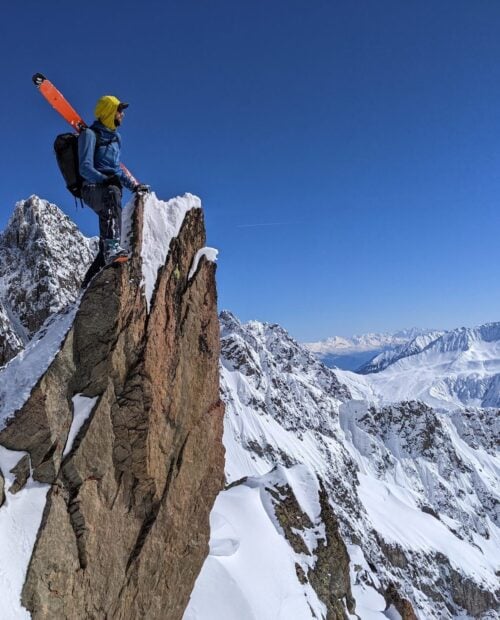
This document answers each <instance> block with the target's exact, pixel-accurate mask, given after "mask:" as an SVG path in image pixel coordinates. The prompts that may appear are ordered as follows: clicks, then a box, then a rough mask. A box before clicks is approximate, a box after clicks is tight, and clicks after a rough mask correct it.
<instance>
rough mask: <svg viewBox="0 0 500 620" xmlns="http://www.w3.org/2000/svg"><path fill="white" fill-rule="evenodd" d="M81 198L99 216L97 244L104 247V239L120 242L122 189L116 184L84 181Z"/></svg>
mask: <svg viewBox="0 0 500 620" xmlns="http://www.w3.org/2000/svg"><path fill="white" fill-rule="evenodd" d="M82 198H83V201H84V202H85V204H87V205H88V206H89V207H90V208H91V209H92V210H93V211H95V212H96V213H97V215H98V217H99V244H100V246H101V250H103V249H104V241H105V240H106V239H116V240H117V241H118V243H120V236H121V228H122V190H121V188H120V187H117V186H116V185H103V184H102V183H86V184H85V185H84V186H83V189H82Z"/></svg>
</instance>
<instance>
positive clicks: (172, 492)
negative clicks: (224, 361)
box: [0, 194, 224, 620]
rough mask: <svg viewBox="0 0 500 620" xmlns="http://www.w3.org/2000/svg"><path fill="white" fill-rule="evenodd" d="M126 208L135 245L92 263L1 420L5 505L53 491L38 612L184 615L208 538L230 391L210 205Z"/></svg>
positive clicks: (37, 563)
mask: <svg viewBox="0 0 500 620" xmlns="http://www.w3.org/2000/svg"><path fill="white" fill-rule="evenodd" d="M134 207H135V208H134ZM125 219H126V222H125V228H126V230H127V232H128V235H129V241H130V247H131V250H132V257H131V260H130V261H129V262H128V263H127V264H125V265H121V266H118V267H109V268H106V269H104V270H102V271H101V272H100V273H99V274H98V275H97V276H95V277H94V278H93V279H92V281H91V283H90V284H89V286H88V288H87V289H86V290H85V292H84V293H83V295H82V296H81V298H80V300H79V302H77V304H78V308H77V309H76V313H75V315H74V320H73V321H72V323H70V325H71V326H70V328H69V330H68V331H67V333H66V334H65V336H64V338H63V340H62V342H61V345H60V348H59V350H58V352H57V353H56V354H55V357H54V358H53V360H52V361H51V362H50V364H49V365H48V367H47V369H46V370H45V371H44V372H43V374H42V375H41V376H40V377H38V379H37V380H36V383H35V384H34V385H33V386H31V389H30V390H29V397H28V398H27V400H25V401H24V402H23V404H22V406H21V407H20V408H17V411H15V413H14V415H11V416H10V417H8V419H7V420H6V421H5V424H4V427H3V429H2V430H1V432H0V457H1V458H0V468H1V469H2V474H3V476H0V480H1V479H2V478H4V479H5V489H4V491H3V496H4V502H3V505H2V507H0V516H1V513H2V511H5V510H8V509H9V506H10V509H11V510H13V508H12V506H13V504H14V502H15V499H16V496H17V495H16V494H19V495H18V496H19V497H21V495H22V493H25V494H28V493H30V492H31V493H35V492H36V493H37V494H38V497H39V496H40V494H42V495H43V494H44V493H45V494H46V500H44V501H43V511H42V514H41V517H40V518H41V522H40V527H39V529H38V533H37V536H36V542H35V544H34V547H33V548H32V550H30V552H29V565H28V567H27V571H26V577H25V580H24V584H23V587H22V592H21V593H20V594H21V596H22V604H23V606H24V607H25V608H26V609H27V610H29V611H30V612H31V617H32V618H35V619H42V618H83V617H85V618H115V619H118V618H132V617H136V618H139V617H147V618H151V619H154V618H169V619H172V620H173V619H176V618H179V619H180V618H182V615H183V612H184V609H185V607H186V605H187V603H188V600H189V595H190V593H191V591H192V589H193V585H194V582H195V579H196V577H197V575H198V573H199V571H200V569H201V566H202V564H203V561H204V559H205V557H206V556H207V553H208V540H209V533H210V532H209V514H210V510H211V508H212V505H213V503H214V500H215V497H216V495H217V493H218V492H219V490H220V489H221V487H222V485H223V478H224V448H223V445H222V422H223V414H224V406H223V404H222V401H221V400H220V396H219V367H218V362H219V352H220V345H219V323H218V317H217V295H216V285H215V265H214V263H213V262H212V261H211V260H208V259H207V256H208V257H210V256H211V254H210V251H209V249H206V248H205V229H204V221H203V212H202V210H201V208H200V203H199V200H198V199H196V198H195V197H194V196H191V195H189V194H186V195H185V196H184V197H182V198H178V199H174V200H173V201H169V202H168V203H164V202H161V201H158V200H157V199H156V198H155V197H154V195H153V196H149V197H148V198H146V199H145V200H144V201H142V200H139V201H138V202H137V203H136V205H130V206H129V207H128V212H127V213H126V214H125ZM165 245H166V247H165ZM49 331H50V326H49V327H48V328H47V332H49ZM41 339H42V340H43V335H42V336H41ZM33 346H34V348H36V343H35V345H33ZM29 354H30V352H29V351H28V352H27V355H28V356H29ZM15 361H16V360H13V361H12V362H11V364H13V363H14V362H15ZM13 368H14V366H13ZM7 370H9V365H8V366H7V367H6V369H5V370H4V374H5V372H6V371H7ZM11 374H14V373H13V372H11ZM6 378H7V379H8V375H7V377H6ZM18 391H19V390H18ZM0 396H1V395H0ZM0 400H1V398H0ZM4 400H5V397H4ZM3 404H4V405H5V402H4V403H3ZM4 409H5V407H4ZM4 413H5V411H4ZM0 428H1V427H0ZM5 449H7V450H5ZM11 451H18V452H20V453H21V454H20V455H19V456H21V458H20V459H19V461H18V462H17V464H16V466H15V467H14V468H12V469H9V470H8V471H4V470H6V467H5V463H6V462H7V461H8V459H6V458H4V457H3V456H2V455H4V456H5V454H6V453H9V454H10V455H11V461H12V454H13V453H12V452H11ZM9 474H10V476H9ZM0 495H2V494H0ZM26 497H27V495H26ZM1 502H2V498H1V497H0V503H1Z"/></svg>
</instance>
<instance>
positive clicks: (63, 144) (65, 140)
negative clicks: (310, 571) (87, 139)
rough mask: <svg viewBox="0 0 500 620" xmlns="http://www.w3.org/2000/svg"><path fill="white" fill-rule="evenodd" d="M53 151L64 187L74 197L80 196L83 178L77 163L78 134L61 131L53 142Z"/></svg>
mask: <svg viewBox="0 0 500 620" xmlns="http://www.w3.org/2000/svg"><path fill="white" fill-rule="evenodd" d="M54 151H55V153H56V159H57V165H58V166H59V170H60V171H61V173H62V175H63V177H64V180H65V182H66V187H67V188H68V189H69V191H70V192H71V193H72V194H73V196H75V198H81V197H82V186H83V179H82V177H81V176H80V170H79V168H80V167H79V163H78V134H75V133H62V134H60V135H59V136H57V138H56V139H55V142H54Z"/></svg>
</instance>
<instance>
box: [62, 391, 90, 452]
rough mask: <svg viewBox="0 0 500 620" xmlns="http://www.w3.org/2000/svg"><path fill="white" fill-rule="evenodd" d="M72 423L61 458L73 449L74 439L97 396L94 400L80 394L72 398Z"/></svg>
mask: <svg viewBox="0 0 500 620" xmlns="http://www.w3.org/2000/svg"><path fill="white" fill-rule="evenodd" d="M72 401H73V421H72V422H71V428H70V429H69V433H68V438H67V440H66V445H65V446H64V450H63V453H62V455H63V457H64V456H66V454H69V453H70V452H71V449H72V448H73V442H74V441H75V439H76V436H77V435H78V433H79V431H80V429H81V428H82V426H83V425H84V424H85V421H86V420H87V418H88V417H89V415H90V414H91V412H92V409H93V408H94V405H95V404H96V402H97V396H96V397H95V398H88V397H87V396H83V395H82V394H76V396H73V399H72Z"/></svg>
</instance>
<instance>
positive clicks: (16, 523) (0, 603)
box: [0, 446, 50, 620]
mask: <svg viewBox="0 0 500 620" xmlns="http://www.w3.org/2000/svg"><path fill="white" fill-rule="evenodd" d="M25 454H27V453H26V452H17V451H13V450H7V448H4V447H3V446H0V469H1V471H2V473H3V476H4V478H5V503H4V504H3V506H2V507H1V508H0V609H1V618H2V620H21V619H22V618H31V614H29V613H28V611H27V610H26V609H25V608H24V607H22V605H21V591H22V588H23V585H24V580H25V578H26V571H27V570H28V564H29V561H30V558H31V554H32V552H33V546H34V544H35V541H36V535H37V532H38V528H39V527H40V522H41V520H42V515H43V510H44V508H45V502H46V498H47V492H48V490H49V488H50V485H49V484H41V483H39V482H35V481H34V480H33V478H31V477H30V478H29V480H28V481H27V482H26V485H25V486H24V488H23V489H21V490H20V491H19V492H18V493H16V494H15V495H13V494H12V493H10V492H9V488H10V487H11V485H12V483H13V482H14V478H15V476H14V475H13V474H11V473H10V470H11V469H12V468H13V467H14V466H15V465H17V463H18V462H19V460H20V459H21V458H22V457H23V456H24V455H25Z"/></svg>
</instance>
